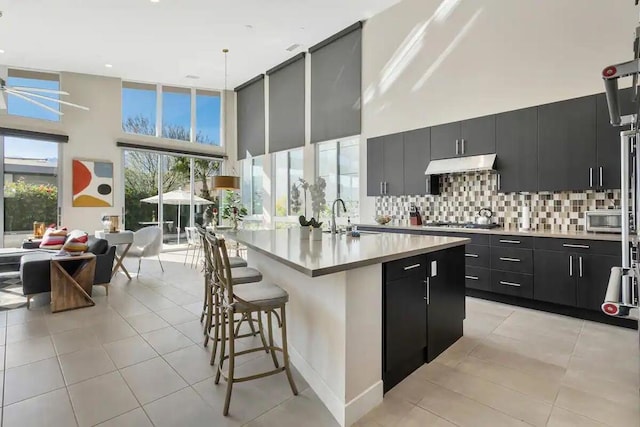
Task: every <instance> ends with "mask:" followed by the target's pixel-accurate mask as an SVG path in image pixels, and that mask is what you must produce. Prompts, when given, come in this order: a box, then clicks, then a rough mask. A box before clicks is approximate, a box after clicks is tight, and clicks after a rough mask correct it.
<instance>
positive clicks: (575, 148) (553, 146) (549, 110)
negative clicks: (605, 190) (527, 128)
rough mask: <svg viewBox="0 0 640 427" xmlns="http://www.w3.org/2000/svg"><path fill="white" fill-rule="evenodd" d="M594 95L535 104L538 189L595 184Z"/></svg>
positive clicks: (590, 186)
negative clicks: (539, 104) (536, 109)
mask: <svg viewBox="0 0 640 427" xmlns="http://www.w3.org/2000/svg"><path fill="white" fill-rule="evenodd" d="M595 163H596V97H595V96H586V97H583V98H576V99H570V100H567V101H562V102H555V103H553V104H547V105H542V106H540V107H538V190H539V191H564V190H573V191H580V190H591V189H595V188H596V183H597V176H596V170H595Z"/></svg>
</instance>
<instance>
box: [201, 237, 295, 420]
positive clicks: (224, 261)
mask: <svg viewBox="0 0 640 427" xmlns="http://www.w3.org/2000/svg"><path fill="white" fill-rule="evenodd" d="M207 240H208V241H209V243H210V244H211V249H212V250H213V255H214V262H215V264H216V268H215V269H214V274H215V275H216V276H217V282H218V284H219V292H220V305H221V315H222V317H223V320H222V321H221V322H220V323H221V325H222V328H221V330H222V339H221V341H220V342H221V351H220V358H219V362H218V370H217V372H216V378H215V383H216V384H218V383H219V382H220V377H221V376H222V377H223V378H224V379H225V381H226V382H227V391H226V397H225V402H224V409H223V412H222V413H223V415H225V416H227V415H229V404H230V402H231V392H232V390H233V384H234V383H238V382H243V381H250V380H254V379H258V378H264V377H267V376H270V375H275V374H278V373H280V372H285V373H286V374H287V379H288V380H289V385H290V386H291V391H292V392H293V394H294V395H296V396H297V395H298V389H297V388H296V385H295V383H294V381H293V376H292V374H291V368H290V365H289V352H288V349H287V319H286V311H285V304H286V303H287V302H288V301H289V294H288V293H287V291H285V290H284V289H282V288H281V287H279V286H277V285H274V284H267V283H251V284H247V285H243V286H235V285H234V277H233V275H234V274H235V269H232V268H231V266H230V265H229V256H228V254H227V247H226V245H225V241H224V238H221V237H215V236H207ZM277 311H279V312H280V315H279V316H278V313H277ZM239 313H240V314H242V315H243V316H247V315H248V316H249V318H251V315H252V314H253V313H256V314H257V315H258V325H259V329H260V331H262V329H263V328H262V313H265V314H266V316H267V327H268V328H269V331H268V332H269V344H268V345H267V344H266V343H264V342H263V346H262V347H255V348H251V349H248V350H243V351H238V352H236V350H235V340H236V338H240V336H236V331H235V327H234V326H235V325H234V321H233V319H234V317H235V315H236V314H239ZM272 314H273V315H275V316H276V318H277V319H278V320H279V322H278V326H279V327H280V328H281V332H282V347H276V346H274V343H273V328H272V326H273V324H272V323H273V322H272V317H271V316H272ZM227 341H228V343H229V354H228V355H225V352H226V344H227ZM263 350H268V352H270V353H271V358H272V360H273V364H274V366H275V369H273V370H271V371H267V372H262V373H260V374H255V375H250V376H246V377H240V378H236V377H235V376H234V370H235V358H236V356H240V355H243V354H247V353H253V352H256V351H263ZM276 351H279V352H281V353H282V357H283V365H284V366H280V364H279V362H278V358H277V356H276ZM212 359H213V358H212ZM227 360H228V361H229V366H228V368H227V374H226V375H225V374H224V373H223V372H222V371H223V367H224V362H225V361H227ZM211 364H212V365H213V360H212V363H211Z"/></svg>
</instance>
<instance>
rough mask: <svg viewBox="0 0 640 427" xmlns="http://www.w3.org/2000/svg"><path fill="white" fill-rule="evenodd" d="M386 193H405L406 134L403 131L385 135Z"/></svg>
mask: <svg viewBox="0 0 640 427" xmlns="http://www.w3.org/2000/svg"><path fill="white" fill-rule="evenodd" d="M383 165H384V195H385V196H400V195H402V194H405V193H404V136H403V134H401V133H396V134H393V135H387V136H385V137H384V159H383Z"/></svg>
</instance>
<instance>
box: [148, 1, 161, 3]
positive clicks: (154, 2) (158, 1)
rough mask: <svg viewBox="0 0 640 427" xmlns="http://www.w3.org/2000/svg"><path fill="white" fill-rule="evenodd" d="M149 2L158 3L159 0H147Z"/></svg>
mask: <svg viewBox="0 0 640 427" xmlns="http://www.w3.org/2000/svg"><path fill="white" fill-rule="evenodd" d="M149 1H151V3H160V0H149Z"/></svg>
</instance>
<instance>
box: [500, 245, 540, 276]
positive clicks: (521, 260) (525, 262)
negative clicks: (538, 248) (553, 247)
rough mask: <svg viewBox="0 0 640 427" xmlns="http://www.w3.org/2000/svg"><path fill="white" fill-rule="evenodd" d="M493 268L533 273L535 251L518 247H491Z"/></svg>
mask: <svg viewBox="0 0 640 427" xmlns="http://www.w3.org/2000/svg"><path fill="white" fill-rule="evenodd" d="M491 269H493V270H501V271H511V272H514V273H525V274H533V251H532V250H531V249H517V248H502V247H499V248H491Z"/></svg>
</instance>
